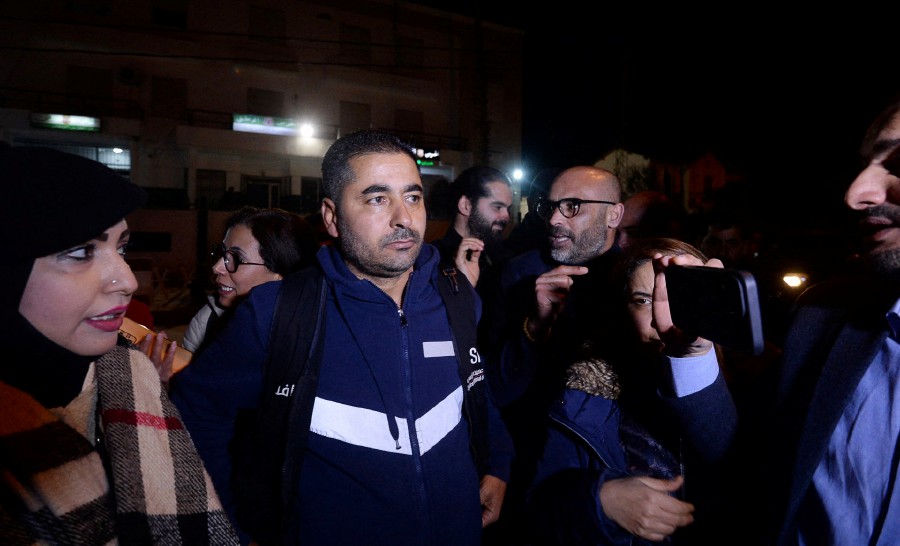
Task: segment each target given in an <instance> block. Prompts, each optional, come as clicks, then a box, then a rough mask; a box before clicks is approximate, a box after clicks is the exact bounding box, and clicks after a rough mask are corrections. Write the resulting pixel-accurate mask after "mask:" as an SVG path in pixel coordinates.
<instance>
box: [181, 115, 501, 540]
mask: <svg viewBox="0 0 900 546" xmlns="http://www.w3.org/2000/svg"><path fill="white" fill-rule="evenodd" d="M322 174H323V192H324V195H325V197H324V199H323V203H322V216H323V220H324V223H325V226H326V228H327V230H328V233H329V234H330V235H331V236H333V237H335V238H336V240H337V241H338V244H337V245H334V246H330V247H323V248H322V249H320V251H319V253H318V255H317V258H318V267H319V268H320V271H321V275H322V276H324V282H323V284H322V286H324V290H323V296H322V300H321V301H320V305H321V308H320V310H319V311H318V317H319V322H318V323H317V325H316V332H317V335H319V334H321V335H322V338H321V339H323V341H322V342H321V343H319V344H316V343H315V342H314V350H313V353H312V355H313V356H312V357H310V358H309V362H310V364H309V365H310V366H312V367H313V369H314V373H313V374H312V375H314V377H313V382H314V385H315V386H314V388H313V396H314V398H313V399H312V400H311V401H310V403H311V412H308V413H307V414H305V415H303V417H302V418H300V419H297V418H295V417H296V414H295V413H292V414H291V416H290V418H289V419H287V420H286V425H285V429H282V430H276V431H275V432H276V433H280V434H282V435H283V436H284V437H285V438H286V441H285V443H286V445H287V449H286V453H285V460H286V461H296V465H299V466H300V468H291V467H289V465H290V463H286V464H285V468H283V469H281V471H280V472H281V474H280V475H281V476H283V480H284V481H288V482H289V483H287V484H284V488H283V490H282V491H281V492H276V494H277V493H280V494H282V495H283V496H282V498H281V500H280V503H279V504H280V506H278V507H277V508H278V509H279V510H281V511H283V514H284V516H283V521H282V522H276V523H275V524H276V525H277V526H278V527H279V528H278V529H274V533H273V529H263V530H260V529H259V528H258V527H253V525H249V526H248V525H244V523H245V522H244V521H242V520H241V518H240V515H241V514H242V513H244V512H243V511H242V506H240V505H238V506H237V507H236V508H237V514H238V525H239V526H242V529H243V531H244V538H245V540H246V539H248V538H252V539H253V540H256V541H257V542H260V543H263V544H267V543H283V544H304V545H310V544H385V545H388V544H390V545H396V544H421V545H423V546H426V545H434V544H447V545H460V544H462V545H465V544H470V545H477V544H479V542H480V537H481V531H482V527H483V526H485V525H488V524H490V523H492V522H493V521H495V520H496V519H497V517H498V516H499V511H500V506H501V504H502V501H503V497H504V494H505V490H506V481H507V480H508V474H509V465H510V462H511V457H512V453H511V447H510V446H509V445H508V443H507V444H503V442H502V440H504V439H505V436H504V433H505V429H504V428H503V424H502V421H501V420H500V417H499V414H498V413H497V412H496V409H495V408H494V406H493V405H492V403H490V397H489V396H487V401H488V405H487V410H488V417H489V418H488V421H487V422H486V424H487V428H488V431H489V434H488V436H489V437H490V439H491V440H492V442H491V446H490V450H489V451H490V453H489V455H488V456H487V457H486V464H485V465H482V464H479V459H478V457H477V456H473V450H474V444H473V442H472V441H471V440H472V437H473V436H474V435H476V433H482V432H483V433H487V432H488V431H484V430H481V428H482V425H481V424H479V423H477V422H475V421H474V420H473V419H471V417H470V415H471V414H470V412H469V411H468V409H469V408H468V407H467V406H468V404H469V403H470V393H472V392H475V391H479V390H481V391H483V392H484V393H486V394H488V395H489V393H488V392H487V388H486V386H485V383H486V382H485V381H484V376H483V365H482V364H481V359H480V356H479V355H478V353H477V351H476V350H475V349H474V346H473V347H456V342H457V341H458V340H456V339H455V333H456V330H451V325H450V321H449V319H448V311H447V309H446V308H445V306H446V304H445V302H444V300H443V299H442V296H441V293H440V291H439V290H438V284H437V283H444V282H447V281H446V280H445V279H444V278H443V277H442V275H441V271H440V269H439V267H438V264H439V256H438V252H437V251H436V249H435V248H434V247H432V246H430V245H424V244H423V240H422V235H423V233H424V231H425V207H424V201H423V188H422V183H421V179H420V174H419V170H418V167H417V165H416V162H415V159H414V156H413V155H412V153H411V152H410V150H409V148H408V147H407V146H406V145H405V144H404V143H402V142H401V141H400V140H398V139H397V138H396V137H393V136H391V135H389V134H387V133H384V132H382V131H377V130H371V131H363V132H359V133H354V134H351V135H347V136H345V137H343V138H342V139H340V140H338V141H337V142H336V143H335V144H334V145H333V146H332V147H331V148H330V149H329V150H328V152H327V153H326V155H325V158H324V160H323V165H322ZM476 267H477V265H476ZM459 277H462V275H459ZM459 281H460V286H459V287H458V288H459V289H460V290H464V289H468V290H471V286H470V285H468V284H466V283H465V282H464V279H462V278H460V279H459ZM288 282H292V279H291V278H290V277H289V278H288V279H285V280H284V281H276V282H272V283H266V284H263V285H260V286H259V287H257V288H255V289H254V290H253V291H252V292H251V294H250V296H249V298H248V299H247V300H246V302H245V303H244V304H242V305H241V306H240V308H239V309H238V310H237V313H236V315H235V317H234V319H233V321H232V322H231V323H230V324H229V326H228V328H227V329H226V330H225V331H224V332H223V334H222V335H221V336H219V337H218V338H217V340H216V342H215V343H213V344H212V345H211V346H210V347H209V348H208V350H207V351H205V352H204V353H203V355H201V357H200V358H199V359H198V361H197V362H194V363H193V364H192V365H191V366H189V368H188V369H186V370H185V371H184V372H183V373H182V374H181V375H180V376H179V377H177V378H176V380H175V381H174V392H173V398H174V399H175V400H176V404H177V405H178V406H179V408H181V409H182V410H183V411H184V414H183V419H184V422H185V424H186V426H187V427H188V429H189V430H190V432H191V436H192V438H193V439H194V441H195V442H196V444H197V447H198V450H199V451H200V453H201V456H202V457H203V458H204V461H205V462H207V464H209V465H210V475H211V477H212V479H213V481H214V483H215V485H216V489H217V490H218V491H220V492H221V493H222V495H223V497H224V498H225V499H226V500H225V501H223V502H224V503H226V506H227V507H228V508H229V509H231V510H232V514H234V509H235V499H234V498H233V496H232V495H231V492H232V482H231V475H232V471H237V472H242V471H244V469H243V467H241V466H238V465H235V467H234V468H233V467H232V458H231V457H230V456H229V451H228V450H229V442H230V441H231V439H232V436H233V431H234V426H235V425H234V423H235V419H236V416H237V415H238V413H239V411H240V410H241V409H246V408H251V409H252V408H257V407H264V406H261V404H263V405H264V404H265V403H266V402H267V401H268V400H270V399H274V400H278V399H279V397H282V398H283V399H290V398H291V397H294V398H296V397H297V396H298V394H297V393H296V392H295V387H298V388H297V392H302V391H303V390H304V389H303V388H301V387H300V385H299V383H297V384H294V383H287V384H285V385H283V386H278V387H277V388H272V389H269V387H268V385H270V382H268V381H267V377H266V375H265V374H266V372H267V371H268V370H267V369H266V368H265V366H264V365H265V363H266V355H267V352H268V351H270V350H272V342H271V339H272V338H271V337H270V335H271V334H270V332H271V331H272V329H273V328H275V326H274V325H273V314H274V313H275V309H276V306H277V302H278V298H279V293H280V292H283V291H284V287H285V286H287V283H288ZM472 302H473V303H474V304H473V305H472V309H471V317H472V325H471V326H472V330H473V331H474V324H475V321H476V320H477V315H478V313H479V312H480V309H478V305H477V304H478V300H477V298H475V297H474V295H473V298H472ZM279 309H280V308H279ZM305 313H306V311H304V312H303V313H299V314H300V315H302V314H305ZM308 313H316V309H315V308H312V309H309V310H308ZM279 319H281V320H284V319H283V317H282V316H281V315H278V317H277V318H276V319H275V320H279ZM298 328H299V327H298ZM473 338H474V336H473ZM466 367H470V368H471V370H472V373H471V375H469V376H468V377H467V378H461V374H460V370H461V369H466ZM264 385H267V387H266V389H265V390H264V389H263V387H264ZM270 390H271V392H269V391H270ZM261 401H262V402H261ZM291 402H292V403H293V402H294V401H293V400H291ZM301 404H302V403H301ZM291 411H294V410H293V409H292V410H291ZM303 437H305V441H304V442H301V443H299V444H298V442H296V441H295V440H296V438H303ZM298 450H299V451H302V453H297V452H296V451H298ZM263 455H264V454H263ZM476 455H477V454H476ZM482 466H486V468H482ZM269 500H271V499H266V498H262V499H259V502H261V503H264V502H267V501H269ZM244 508H246V507H244ZM251 508H252V507H251ZM248 528H249V529H250V531H251V532H249V533H248V532H247V530H248Z"/></svg>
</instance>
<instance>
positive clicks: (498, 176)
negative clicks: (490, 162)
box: [450, 165, 512, 210]
mask: <svg viewBox="0 0 900 546" xmlns="http://www.w3.org/2000/svg"><path fill="white" fill-rule="evenodd" d="M491 182H503V183H504V184H506V185H507V186H512V185H511V184H510V182H509V178H508V177H507V176H506V174H504V173H503V171H501V170H499V169H495V168H493V167H482V166H478V165H476V166H474V167H469V168H468V169H465V170H464V171H462V172H461V173H459V176H457V177H456V179H454V180H453V183H452V184H450V198H451V199H452V200H453V202H452V205H453V206H452V210H456V204H457V203H459V198H460V197H462V196H463V195H465V196H466V197H467V198H468V199H469V201H471V202H472V204H473V205H474V204H475V202H477V201H478V200H479V199H481V198H482V197H485V196H487V185H488V184H490V183H491Z"/></svg>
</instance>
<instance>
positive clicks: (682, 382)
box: [667, 349, 719, 398]
mask: <svg viewBox="0 0 900 546" xmlns="http://www.w3.org/2000/svg"><path fill="white" fill-rule="evenodd" d="M667 359H668V361H669V367H670V368H671V369H672V388H673V390H674V391H675V396H676V397H678V398H681V397H683V396H687V395H689V394H694V393H695V392H697V391H700V390H703V389H705V388H706V387H708V386H710V385H712V384H713V382H714V381H715V380H716V377H717V376H718V375H719V359H718V358H716V351H715V349H710V350H709V352H708V353H706V354H705V355H700V356H691V357H687V358H677V357H672V356H670V357H667Z"/></svg>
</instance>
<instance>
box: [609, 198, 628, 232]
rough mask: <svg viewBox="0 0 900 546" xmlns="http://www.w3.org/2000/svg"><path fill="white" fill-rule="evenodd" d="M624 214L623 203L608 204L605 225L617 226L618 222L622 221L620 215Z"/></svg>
mask: <svg viewBox="0 0 900 546" xmlns="http://www.w3.org/2000/svg"><path fill="white" fill-rule="evenodd" d="M624 214H625V205H623V204H622V203H616V204H615V205H610V206H609V208H608V209H607V211H606V225H607V227H611V228H614V227H619V222H621V221H622V216H623V215H624Z"/></svg>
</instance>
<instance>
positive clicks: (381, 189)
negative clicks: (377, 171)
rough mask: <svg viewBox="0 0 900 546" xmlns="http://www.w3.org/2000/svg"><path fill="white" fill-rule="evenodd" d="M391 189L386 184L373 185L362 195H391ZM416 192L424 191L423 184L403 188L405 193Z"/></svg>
mask: <svg viewBox="0 0 900 546" xmlns="http://www.w3.org/2000/svg"><path fill="white" fill-rule="evenodd" d="M390 191H391V187H390V186H387V185H385V184H373V185H371V186H369V187H368V188H366V189H364V190H363V191H362V192H361V194H362V195H369V194H371V193H390ZM414 191H423V190H422V185H421V184H409V185H408V186H406V187H404V188H403V193H409V192H414Z"/></svg>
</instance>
